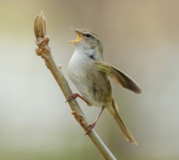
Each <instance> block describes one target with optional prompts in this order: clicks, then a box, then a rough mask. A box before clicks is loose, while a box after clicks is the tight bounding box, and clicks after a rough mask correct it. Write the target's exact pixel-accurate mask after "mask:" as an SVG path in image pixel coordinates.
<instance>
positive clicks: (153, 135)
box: [0, 0, 179, 160]
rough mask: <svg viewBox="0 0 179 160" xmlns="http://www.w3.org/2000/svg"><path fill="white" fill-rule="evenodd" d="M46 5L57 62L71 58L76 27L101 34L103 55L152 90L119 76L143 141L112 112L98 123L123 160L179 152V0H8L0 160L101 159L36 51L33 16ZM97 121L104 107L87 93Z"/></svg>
mask: <svg viewBox="0 0 179 160" xmlns="http://www.w3.org/2000/svg"><path fill="white" fill-rule="evenodd" d="M40 10H43V12H44V15H45V17H46V18H47V35H49V36H50V37H51V41H50V45H51V49H52V54H53V57H54V60H55V62H56V64H61V65H62V71H63V73H64V74H65V76H66V78H67V80H68V82H69V84H70V86H71V88H72V90H73V92H78V91H77V89H76V88H75V86H74V85H73V84H72V82H71V81H70V80H69V78H68V76H67V65H68V62H69V60H70V58H71V56H72V54H73V51H74V46H73V45H72V44H71V45H70V44H66V41H69V40H73V39H75V38H76V35H75V33H73V32H72V31H70V30H69V29H68V27H75V28H86V29H90V30H92V31H94V32H95V33H97V34H98V35H99V36H100V37H101V39H102V41H103V45H104V58H105V60H106V61H107V62H109V63H111V64H113V65H114V66H116V67H117V68H120V69H121V70H123V71H124V72H126V73H127V74H128V75H130V76H131V77H132V78H134V79H135V80H136V81H137V82H138V83H139V84H140V86H141V87H142V88H143V91H144V92H143V94H142V95H136V94H133V93H132V92H129V91H127V90H124V89H121V88H119V87H117V85H115V84H114V83H113V92H114V98H115V99H116V102H117V104H118V106H119V111H120V114H121V116H122V117H123V119H124V122H125V123H126V125H127V126H128V128H129V130H130V131H131V132H132V134H133V135H134V137H135V139H136V140H137V142H138V144H139V145H138V146H134V145H131V144H130V143H128V142H126V141H125V140H124V138H123V136H122V135H121V133H120V131H119V129H118V126H117V125H116V124H115V122H114V121H113V119H112V118H111V117H110V116H109V115H108V114H107V113H105V112H104V114H103V115H102V116H101V118H100V120H99V121H98V124H97V125H96V126H95V130H96V131H97V133H98V134H99V136H100V137H101V138H102V140H103V141H104V143H105V144H106V145H107V146H108V148H109V149H110V150H111V152H112V153H113V154H114V155H115V156H116V158H117V159H123V160H144V159H145V160H151V159H152V160H169V159H170V160H178V159H179V138H178V135H179V116H178V114H179V98H178V96H179V73H178V71H177V70H178V68H179V46H178V44H179V1H177V0H170V1H169V0H150V1H143V0H135V1H133V0H128V1H124V0H110V1H109V0H108V1H107V0H98V1H96V0H90V1H87V0H86V1H85V0H83V1H82V0H73V1H72V0H68V1H66V0H46V1H42V0H41V1H40V0H31V1H21V0H0V55H1V58H0V160H40V159H43V160H52V159H53V160H57V159H58V160H59V159H60V160H71V159H73V160H84V159H85V160H91V159H94V160H102V159H103V157H102V156H101V155H100V153H99V151H98V150H97V149H96V148H95V147H94V145H93V143H92V142H91V141H90V139H89V138H88V136H84V131H83V130H82V128H81V127H80V125H79V124H78V123H77V122H76V121H75V119H74V117H73V116H72V115H71V110H70V108H69V106H68V104H66V103H65V98H64V96H63V94H62V92H61V90H60V89H59V87H58V85H57V83H56V82H55V80H54V78H53V77H52V75H51V73H50V72H49V71H48V69H47V68H46V66H45V65H44V61H43V60H42V59H41V58H40V57H37V56H36V54H35V51H34V49H35V48H36V45H35V37H34V33H33V21H34V18H35V16H36V15H37V13H38V12H39V11H40ZM78 102H79V103H80V106H81V108H82V110H83V111H84V113H85V115H86V116H87V117H88V120H89V122H92V121H93V120H94V119H95V118H96V116H97V114H98V113H99V111H100V108H95V107H87V106H86V104H85V103H83V102H82V101H81V100H79V99H78Z"/></svg>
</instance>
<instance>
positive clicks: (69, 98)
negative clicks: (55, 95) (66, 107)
mask: <svg viewBox="0 0 179 160" xmlns="http://www.w3.org/2000/svg"><path fill="white" fill-rule="evenodd" d="M77 97H79V98H81V99H82V100H83V101H84V102H86V103H87V105H90V103H89V102H88V101H87V100H85V99H84V98H83V97H82V96H80V95H79V94H78V93H74V94H71V95H69V96H68V97H67V99H66V102H67V101H70V100H72V99H75V98H77ZM66 102H65V103H66Z"/></svg>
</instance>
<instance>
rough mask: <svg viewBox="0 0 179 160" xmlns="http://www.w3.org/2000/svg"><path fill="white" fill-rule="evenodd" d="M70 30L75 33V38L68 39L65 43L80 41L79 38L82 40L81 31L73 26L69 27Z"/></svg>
mask: <svg viewBox="0 0 179 160" xmlns="http://www.w3.org/2000/svg"><path fill="white" fill-rule="evenodd" d="M69 28H70V29H71V30H72V31H75V33H76V34H77V38H76V40H74V41H68V42H67V43H78V42H80V41H81V40H82V35H81V33H80V32H79V31H78V30H77V29H75V28H73V27H69Z"/></svg>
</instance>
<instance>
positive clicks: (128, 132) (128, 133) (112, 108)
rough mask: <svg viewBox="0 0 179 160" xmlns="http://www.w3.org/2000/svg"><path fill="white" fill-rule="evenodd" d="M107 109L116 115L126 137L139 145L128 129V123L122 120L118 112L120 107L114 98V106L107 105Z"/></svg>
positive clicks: (116, 119)
mask: <svg viewBox="0 0 179 160" xmlns="http://www.w3.org/2000/svg"><path fill="white" fill-rule="evenodd" d="M106 110H107V111H108V112H109V113H110V114H111V115H112V116H113V117H114V119H115V121H116V122H117V124H118V126H119V128H120V130H121V132H122V134H123V136H124V137H125V139H126V140H127V141H129V142H131V143H132V144H135V145H137V142H136V141H135V139H134V137H133V136H132V134H131V133H130V131H129V130H128V129H127V127H126V125H125V124H124V122H123V121H122V118H121V117H120V115H119V112H118V107H117V105H116V103H115V102H114V100H113V101H112V106H111V107H106Z"/></svg>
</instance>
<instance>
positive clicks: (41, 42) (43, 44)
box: [36, 37, 116, 160]
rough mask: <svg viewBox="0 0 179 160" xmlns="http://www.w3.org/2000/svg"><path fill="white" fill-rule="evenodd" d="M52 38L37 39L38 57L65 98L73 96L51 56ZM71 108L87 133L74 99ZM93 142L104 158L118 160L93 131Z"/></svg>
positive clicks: (90, 134)
mask: <svg viewBox="0 0 179 160" xmlns="http://www.w3.org/2000/svg"><path fill="white" fill-rule="evenodd" d="M49 40H50V38H49V37H45V38H44V39H38V38H37V39H36V44H37V45H38V46H39V48H38V49H36V53H37V55H39V56H41V57H42V58H43V59H44V61H45V63H46V66H47V68H48V69H49V70H50V71H51V73H52V74H53V76H54V78H55V80H56V81H57V83H58V85H59V87H60V88H61V90H62V92H63V94H64V96H65V98H66V97H68V96H69V95H71V94H72V91H71V89H70V87H69V85H68V82H67V80H66V79H65V77H64V75H63V73H62V71H61V70H60V69H59V68H58V67H57V66H56V64H55V62H54V60H53V58H52V56H51V49H50V47H49V45H48V43H49ZM68 103H69V105H70V108H71V110H72V114H73V115H74V117H75V118H76V120H77V121H78V122H79V123H80V125H81V126H82V127H83V129H84V130H85V131H87V128H86V126H88V122H87V119H86V117H85V115H84V114H83V112H82V110H81V108H80V107H79V105H78V103H77V101H76V100H75V99H72V100H70V101H68ZM88 136H89V137H90V139H91V140H92V142H93V143H94V144H95V146H96V147H97V148H98V150H99V151H100V152H101V154H102V155H103V157H104V158H105V159H106V160H116V158H115V157H114V156H113V154H112V153H111V152H110V150H109V149H108V148H107V147H106V146H105V144H104V143H103V141H102V140H101V139H100V137H99V136H98V135H97V133H96V132H95V131H94V129H92V131H91V132H90V133H89V134H88Z"/></svg>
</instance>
